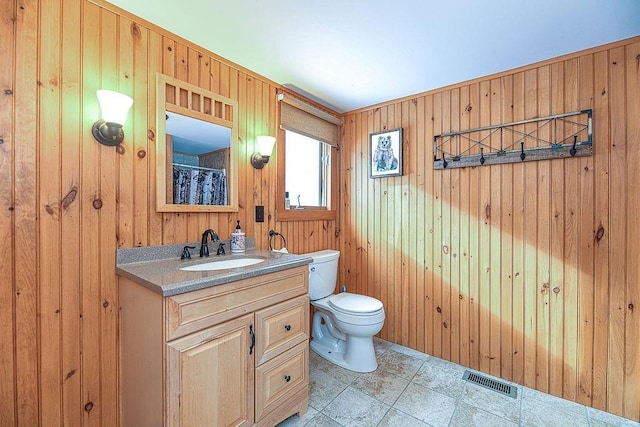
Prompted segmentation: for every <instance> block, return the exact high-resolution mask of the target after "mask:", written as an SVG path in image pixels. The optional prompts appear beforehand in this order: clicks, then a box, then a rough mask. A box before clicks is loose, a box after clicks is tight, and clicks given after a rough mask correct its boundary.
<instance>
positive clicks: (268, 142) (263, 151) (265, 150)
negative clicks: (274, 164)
mask: <svg viewBox="0 0 640 427" xmlns="http://www.w3.org/2000/svg"><path fill="white" fill-rule="evenodd" d="M256 142H257V143H258V152H257V153H253V155H252V156H251V165H252V166H253V167H254V168H256V169H262V168H263V167H264V165H266V164H267V163H269V157H271V152H272V151H273V145H274V144H275V143H276V138H275V137H273V136H267V135H261V136H258V137H257V138H256Z"/></svg>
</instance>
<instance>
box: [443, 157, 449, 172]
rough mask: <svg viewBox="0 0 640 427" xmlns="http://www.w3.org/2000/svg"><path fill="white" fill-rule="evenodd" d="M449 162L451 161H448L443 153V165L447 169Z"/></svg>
mask: <svg viewBox="0 0 640 427" xmlns="http://www.w3.org/2000/svg"><path fill="white" fill-rule="evenodd" d="M448 164H449V163H447V158H446V157H445V156H444V154H443V155H442V167H443V168H445V169H446V168H447V165H448Z"/></svg>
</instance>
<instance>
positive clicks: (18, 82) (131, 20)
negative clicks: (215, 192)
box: [0, 0, 338, 427]
mask: <svg viewBox="0 0 640 427" xmlns="http://www.w3.org/2000/svg"><path fill="white" fill-rule="evenodd" d="M0 40H2V43H0V54H1V57H2V61H0V84H1V85H2V88H1V92H0V138H1V143H0V203H2V207H1V209H0V233H1V236H2V239H0V256H1V257H2V258H1V259H2V260H3V262H2V263H0V277H1V279H0V306H1V307H2V310H0V324H1V325H2V326H1V329H0V378H2V381H0V425H2V426H9V425H24V426H35V425H39V424H44V425H71V426H76V425H103V426H109V427H111V426H115V425H118V417H119V416H118V387H119V378H118V370H119V362H118V355H119V349H118V286H117V280H116V276H115V252H116V249H117V248H129V247H135V246H146V245H159V244H169V243H180V242H188V241H197V240H199V239H200V234H201V232H202V231H203V230H204V229H206V228H209V227H211V228H214V229H215V230H217V231H218V233H219V234H220V235H221V236H228V235H229V234H230V232H231V230H232V229H233V227H234V226H235V221H236V219H240V220H241V221H242V224H243V228H244V229H245V231H246V232H247V234H248V235H249V236H254V237H255V238H256V242H257V246H258V247H260V248H266V247H267V244H268V235H267V233H268V231H269V229H272V228H273V229H275V230H277V231H279V232H281V233H283V234H284V235H285V236H286V238H287V241H288V246H289V250H290V251H292V252H298V253H301V252H308V251H314V250H319V249H325V248H328V247H334V248H337V246H338V241H337V240H336V237H335V224H334V222H332V221H307V222H290V223H278V222H276V221H275V216H274V212H275V188H276V187H275V182H276V180H275V170H276V163H277V156H273V157H272V161H271V162H269V165H268V166H267V167H266V168H264V169H262V170H255V169H253V168H252V167H251V166H250V161H249V159H250V156H251V154H252V152H253V146H254V137H255V136H256V135H259V134H264V133H269V134H271V135H275V134H276V131H277V128H278V125H277V110H276V108H277V106H276V101H275V92H276V89H280V88H281V87H280V86H279V85H277V84H275V83H273V82H271V81H269V80H267V79H265V78H262V77H260V76H258V75H256V74H254V73H252V72H250V71H248V70H246V69H243V68H242V67H239V66H237V65H235V64H232V63H230V62H229V61H226V60H224V59H222V58H220V57H218V56H216V55H215V54H213V53H211V52H207V51H205V50H204V49H202V48H199V47H198V46H195V45H193V44H191V43H189V42H187V41H185V40H182V39H180V38H178V37H176V36H173V35H172V34H170V33H168V32H166V31H164V30H162V29H159V28H157V27H155V26H153V25H151V24H149V23H146V22H144V21H142V20H139V19H137V18H135V17H132V16H131V15H128V14H126V13H124V12H122V11H120V10H118V9H117V8H115V7H113V6H111V5H109V4H107V3H104V2H101V1H97V2H89V1H83V0H62V1H60V2H57V1H32V2H24V1H21V0H10V1H3V2H1V5H0ZM158 71H160V72H163V73H165V74H168V75H171V76H174V77H177V78H179V79H182V80H185V81H188V82H189V83H192V84H196V85H199V86H201V87H204V88H206V89H210V90H212V91H214V92H217V93H220V94H222V95H224V96H227V97H230V98H233V99H235V100H237V101H238V102H239V110H240V111H239V118H240V131H239V137H240V171H239V176H240V185H239V202H240V210H239V212H237V213H232V214H215V213H210V214H189V213H187V214H179V213H167V214H158V213H156V212H155V158H154V144H155V134H154V128H155V113H154V112H155V75H156V72H158ZM101 88H105V89H114V90H119V91H121V92H124V93H126V94H129V95H131V96H132V97H133V98H134V104H133V107H132V110H131V111H130V113H129V117H128V119H127V123H126V124H125V135H126V136H125V141H124V143H123V144H122V146H123V148H124V152H123V153H122V154H119V153H118V152H116V150H115V149H114V148H113V147H106V146H102V145H100V144H98V143H97V142H96V141H94V139H93V137H92V136H91V125H92V124H93V122H94V121H95V120H96V119H98V115H99V107H98V103H97V99H96V96H95V91H96V90H97V89H101ZM255 205H264V206H265V213H266V222H265V223H263V224H257V223H255V222H254V218H253V215H254V206H255ZM8 260H11V261H10V262H9V261H8Z"/></svg>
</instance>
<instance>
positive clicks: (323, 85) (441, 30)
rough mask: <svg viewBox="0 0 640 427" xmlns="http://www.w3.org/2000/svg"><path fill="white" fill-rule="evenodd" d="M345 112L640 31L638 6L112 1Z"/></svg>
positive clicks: (601, 0)
mask: <svg viewBox="0 0 640 427" xmlns="http://www.w3.org/2000/svg"><path fill="white" fill-rule="evenodd" d="M108 1H109V2H111V3H113V4H115V5H117V6H119V7H121V8H123V9H125V10H128V11H129V12H131V13H133V14H135V15H138V16H140V17H142V18H144V19H146V20H148V21H150V22H153V23H154V24H157V25H159V26H161V27H163V28H165V29H167V30H169V31H171V32H173V33H175V34H178V35H179V36H181V37H184V38H186V39H188V40H190V41H192V42H194V43H196V44H198V45H200V46H203V47H205V48H207V49H209V50H211V51H213V52H215V53H217V54H218V55H220V56H222V57H224V58H227V59H229V60H231V61H233V62H235V63H237V64H239V65H241V66H243V67H245V68H248V69H250V70H252V71H254V72H256V73H258V74H260V75H263V76H265V77H267V78H269V79H271V80H273V81H275V82H278V83H280V84H283V85H285V86H287V87H289V88H291V89H292V90H295V91H296V92H299V93H301V94H304V95H306V96H308V97H310V98H312V99H315V100H317V101H319V102H321V103H322V104H324V105H325V106H327V107H330V108H332V109H334V110H336V111H338V112H346V111H351V110H354V109H358V108H361V107H366V106H370V105H374V104H377V103H380V102H385V101H389V100H392V99H396V98H400V97H404V96H408V95H413V94H417V93H420V92H424V91H426V90H430V89H435V88H439V87H443V86H446V85H449V84H453V83H458V82H462V81H465V80H469V79H472V78H476V77H481V76H485V75H488V74H492V73H496V72H500V71H504V70H508V69H511V68H515V67H519V66H522V65H526V64H530V63H533V62H537V61H541V60H545V59H549V58H553V57H556V56H559V55H563V54H566V53H571V52H575V51H578V50H582V49H586V48H590V47H594V46H598V45H601V44H605V43H608V42H612V41H616V40H621V39H624V38H628V37H632V36H636V35H639V34H640V0H393V1H389V0H366V1H365V0H180V1H176V0H108Z"/></svg>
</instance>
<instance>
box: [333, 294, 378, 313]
mask: <svg viewBox="0 0 640 427" xmlns="http://www.w3.org/2000/svg"><path fill="white" fill-rule="evenodd" d="M329 305H331V306H332V307H333V308H335V309H336V310H339V311H342V312H344V313H373V312H376V311H380V310H382V302H381V301H378V300H377V299H375V298H371V297H368V296H366V295H358V294H351V293H348V292H342V293H340V294H337V295H334V296H332V297H331V298H330V299H329Z"/></svg>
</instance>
